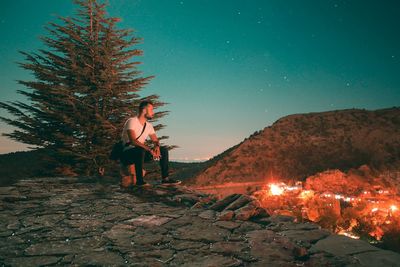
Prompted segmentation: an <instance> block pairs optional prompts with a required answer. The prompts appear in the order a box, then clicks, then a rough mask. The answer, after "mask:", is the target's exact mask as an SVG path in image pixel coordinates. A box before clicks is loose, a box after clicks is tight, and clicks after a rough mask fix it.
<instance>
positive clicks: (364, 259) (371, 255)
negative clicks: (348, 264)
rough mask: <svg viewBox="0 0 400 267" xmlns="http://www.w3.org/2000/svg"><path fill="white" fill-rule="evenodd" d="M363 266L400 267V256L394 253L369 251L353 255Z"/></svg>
mask: <svg viewBox="0 0 400 267" xmlns="http://www.w3.org/2000/svg"><path fill="white" fill-rule="evenodd" d="M353 257H354V258H355V259H357V260H358V261H359V262H360V264H361V265H362V266H366V267H375V266H391V267H399V266H400V255H399V254H398V253H395V252H393V251H388V250H379V251H369V252H363V253H359V254H355V255H353Z"/></svg>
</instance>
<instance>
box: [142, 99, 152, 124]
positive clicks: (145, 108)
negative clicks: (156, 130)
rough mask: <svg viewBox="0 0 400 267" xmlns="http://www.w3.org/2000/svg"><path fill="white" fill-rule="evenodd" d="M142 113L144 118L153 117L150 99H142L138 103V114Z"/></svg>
mask: <svg viewBox="0 0 400 267" xmlns="http://www.w3.org/2000/svg"><path fill="white" fill-rule="evenodd" d="M142 114H143V115H144V116H145V117H146V119H149V120H150V119H152V118H153V117H154V111H153V102H151V101H150V100H144V101H142V102H140V104H139V116H140V115H142Z"/></svg>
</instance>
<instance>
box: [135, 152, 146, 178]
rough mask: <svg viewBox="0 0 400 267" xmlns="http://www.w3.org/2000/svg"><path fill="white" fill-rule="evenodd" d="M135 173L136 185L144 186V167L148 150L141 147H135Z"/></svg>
mask: <svg viewBox="0 0 400 267" xmlns="http://www.w3.org/2000/svg"><path fill="white" fill-rule="evenodd" d="M134 150H135V173H136V184H137V185H142V184H144V181H143V165H144V156H145V152H146V150H144V149H143V148H141V147H135V148H134Z"/></svg>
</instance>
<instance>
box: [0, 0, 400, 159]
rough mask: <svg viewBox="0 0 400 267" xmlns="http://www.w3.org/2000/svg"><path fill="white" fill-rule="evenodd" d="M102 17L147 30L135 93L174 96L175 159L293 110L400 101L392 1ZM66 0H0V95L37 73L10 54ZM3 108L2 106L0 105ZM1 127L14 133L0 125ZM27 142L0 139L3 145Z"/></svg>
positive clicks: (121, 1) (164, 4) (161, 7)
mask: <svg viewBox="0 0 400 267" xmlns="http://www.w3.org/2000/svg"><path fill="white" fill-rule="evenodd" d="M108 2H109V3H110V5H109V7H108V13H109V14H110V15H111V16H113V17H120V18H122V22H121V23H120V24H119V27H120V28H132V29H134V30H135V33H134V34H135V35H136V36H138V37H142V38H144V40H143V43H142V44H140V45H139V46H138V48H140V49H142V50H143V51H144V56H142V57H140V58H137V59H136V60H140V61H141V62H142V64H141V65H140V66H139V69H140V70H142V71H143V76H149V75H155V76H156V77H155V78H154V79H153V80H152V81H151V83H150V84H149V85H148V86H147V87H145V88H144V90H143V91H142V94H143V95H149V94H153V93H156V94H158V95H160V97H161V100H162V101H165V102H168V103H170V105H168V106H167V108H166V109H167V110H169V111H170V115H168V116H167V117H165V118H164V119H163V120H162V123H164V124H166V125H167V128H166V129H164V130H163V131H162V132H161V133H159V135H169V136H170V139H169V141H168V143H169V144H175V145H178V146H180V148H179V149H175V150H173V151H172V152H171V158H172V159H175V160H185V159H187V160H196V159H206V158H209V157H212V156H214V155H216V154H218V153H220V152H222V151H224V150H225V149H227V148H229V147H231V146H233V145H235V144H237V143H239V142H240V141H242V140H243V139H244V138H246V137H247V136H249V135H250V134H251V133H253V132H254V131H257V130H260V129H262V128H264V127H265V126H268V125H270V124H272V123H273V122H274V121H275V120H277V119H279V118H280V117H282V116H285V115H289V114H293V113H307V112H319V111H327V110H334V109H346V108H365V109H379V108H386V107H393V106H400V75H399V74H400V30H399V27H398V16H399V14H400V2H399V1H369V0H367V1H362V0H354V1H333V0H330V1H329V0H324V1H320V0H314V1H311V0H309V1H307V0H305V1H295V0H286V1H279V0H276V1H268V0H258V1H256V0H253V1H251V0H249V1H243V0H218V1H217V0H182V1H179V0H178V1H174V0H168V1H166V0H142V1H140V0H109V1H108ZM75 8H76V7H75V6H74V5H73V4H72V1H69V0H57V1H54V0H37V1H30V0H24V1H22V0H12V1H11V0H2V1H1V3H0V32H1V36H2V37H1V40H0V100H1V101H4V100H16V99H18V100H19V99H22V98H21V96H20V95H18V94H16V90H17V89H22V88H23V87H21V86H20V85H18V84H17V83H16V81H15V80H17V79H22V80H23V79H26V80H29V79H32V76H31V75H30V73H28V72H27V71H25V70H23V69H20V68H19V67H18V66H17V65H16V64H15V62H16V61H21V60H22V57H21V56H20V54H19V53H17V50H23V51H27V52H30V51H37V49H40V48H43V46H42V43H41V42H40V40H39V39H38V36H40V35H45V34H47V32H46V31H45V29H44V26H45V25H46V23H47V22H50V21H52V22H57V23H59V20H58V19H56V17H55V14H57V15H61V16H71V15H73V14H74V13H75V12H74V10H75ZM0 114H1V115H5V113H4V111H0ZM0 127H1V132H8V131H10V130H11V129H10V128H9V126H7V125H5V124H2V123H1V124H0ZM23 149H25V145H23V144H17V143H14V142H12V141H9V140H7V139H5V138H4V137H0V153H7V152H10V151H17V150H23Z"/></svg>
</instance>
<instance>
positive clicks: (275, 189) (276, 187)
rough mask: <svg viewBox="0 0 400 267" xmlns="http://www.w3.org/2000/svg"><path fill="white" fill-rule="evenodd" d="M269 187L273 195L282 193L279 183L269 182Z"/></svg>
mask: <svg viewBox="0 0 400 267" xmlns="http://www.w3.org/2000/svg"><path fill="white" fill-rule="evenodd" d="M269 188H270V191H271V194H272V195H274V196H279V195H282V193H283V188H282V187H280V186H279V185H276V184H270V185H269Z"/></svg>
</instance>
